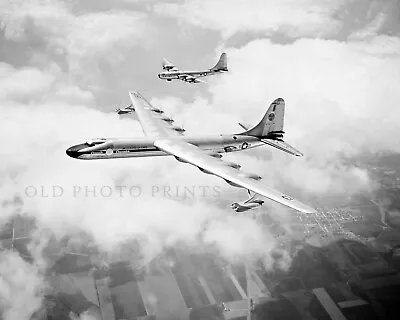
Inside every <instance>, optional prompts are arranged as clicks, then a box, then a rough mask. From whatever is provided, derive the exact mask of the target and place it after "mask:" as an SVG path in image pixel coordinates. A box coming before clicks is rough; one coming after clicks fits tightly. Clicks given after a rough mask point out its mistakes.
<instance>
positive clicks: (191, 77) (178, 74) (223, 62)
mask: <svg viewBox="0 0 400 320" xmlns="http://www.w3.org/2000/svg"><path fill="white" fill-rule="evenodd" d="M162 68H163V70H164V71H163V72H161V73H159V74H158V77H159V78H160V79H163V80H167V81H172V80H174V79H175V80H182V81H185V82H189V83H199V82H204V81H202V80H200V79H198V78H202V77H206V76H211V75H214V74H218V73H221V72H226V71H228V66H227V58H226V53H225V52H224V53H222V54H221V56H220V58H219V60H218V62H217V64H216V65H215V66H214V67H212V68H211V69H208V70H201V71H182V70H179V69H178V68H177V67H176V66H175V65H173V64H172V63H170V62H169V61H168V60H167V59H165V58H163V61H162Z"/></svg>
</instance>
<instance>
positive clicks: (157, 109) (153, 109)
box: [151, 108, 164, 114]
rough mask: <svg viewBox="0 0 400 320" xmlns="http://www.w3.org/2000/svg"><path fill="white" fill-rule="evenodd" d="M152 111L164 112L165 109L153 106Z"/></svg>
mask: <svg viewBox="0 0 400 320" xmlns="http://www.w3.org/2000/svg"><path fill="white" fill-rule="evenodd" d="M151 111H153V112H156V113H160V114H161V113H164V111H163V110H161V109H159V108H152V109H151Z"/></svg>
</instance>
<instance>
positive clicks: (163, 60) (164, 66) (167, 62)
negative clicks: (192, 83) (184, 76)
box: [162, 58, 175, 71]
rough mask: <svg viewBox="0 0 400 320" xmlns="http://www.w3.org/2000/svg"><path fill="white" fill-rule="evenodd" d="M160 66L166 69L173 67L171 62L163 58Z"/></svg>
mask: <svg viewBox="0 0 400 320" xmlns="http://www.w3.org/2000/svg"><path fill="white" fill-rule="evenodd" d="M162 68H163V70H167V71H168V70H171V69H173V68H175V66H174V65H173V64H172V63H171V62H169V61H168V60H167V59H165V58H163V59H162Z"/></svg>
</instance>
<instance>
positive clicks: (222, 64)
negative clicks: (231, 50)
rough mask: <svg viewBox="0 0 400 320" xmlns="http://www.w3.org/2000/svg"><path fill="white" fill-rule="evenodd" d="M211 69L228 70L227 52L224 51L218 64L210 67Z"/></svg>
mask: <svg viewBox="0 0 400 320" xmlns="http://www.w3.org/2000/svg"><path fill="white" fill-rule="evenodd" d="M210 70H211V71H228V59H227V57H226V53H225V52H224V53H222V54H221V56H220V57H219V60H218V62H217V64H216V65H215V66H214V67H212V68H211V69H210Z"/></svg>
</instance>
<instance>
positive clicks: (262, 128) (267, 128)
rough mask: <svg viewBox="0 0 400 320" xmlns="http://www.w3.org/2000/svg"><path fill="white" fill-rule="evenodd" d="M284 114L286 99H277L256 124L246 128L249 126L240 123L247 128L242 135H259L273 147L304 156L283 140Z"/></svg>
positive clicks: (258, 136)
mask: <svg viewBox="0 0 400 320" xmlns="http://www.w3.org/2000/svg"><path fill="white" fill-rule="evenodd" d="M284 116H285V101H284V100H283V99H282V98H278V99H275V100H274V101H273V102H272V103H271V105H270V106H269V108H268V110H267V112H266V113H265V115H264V117H263V118H262V119H261V121H260V122H259V123H258V124H257V125H256V126H254V127H252V128H250V129H246V128H247V126H245V125H243V124H240V125H241V126H242V127H243V128H245V130H246V131H244V132H242V133H240V135H247V136H253V137H257V138H259V139H260V140H261V141H262V142H264V143H265V144H268V145H270V146H272V147H275V148H277V149H280V150H282V151H285V152H287V153H290V154H292V155H295V156H302V155H303V154H302V153H301V152H300V151H298V150H297V149H295V148H293V147H292V146H291V145H289V144H288V143H286V142H285V141H283V134H284V133H285V132H284V131H283V121H284Z"/></svg>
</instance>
